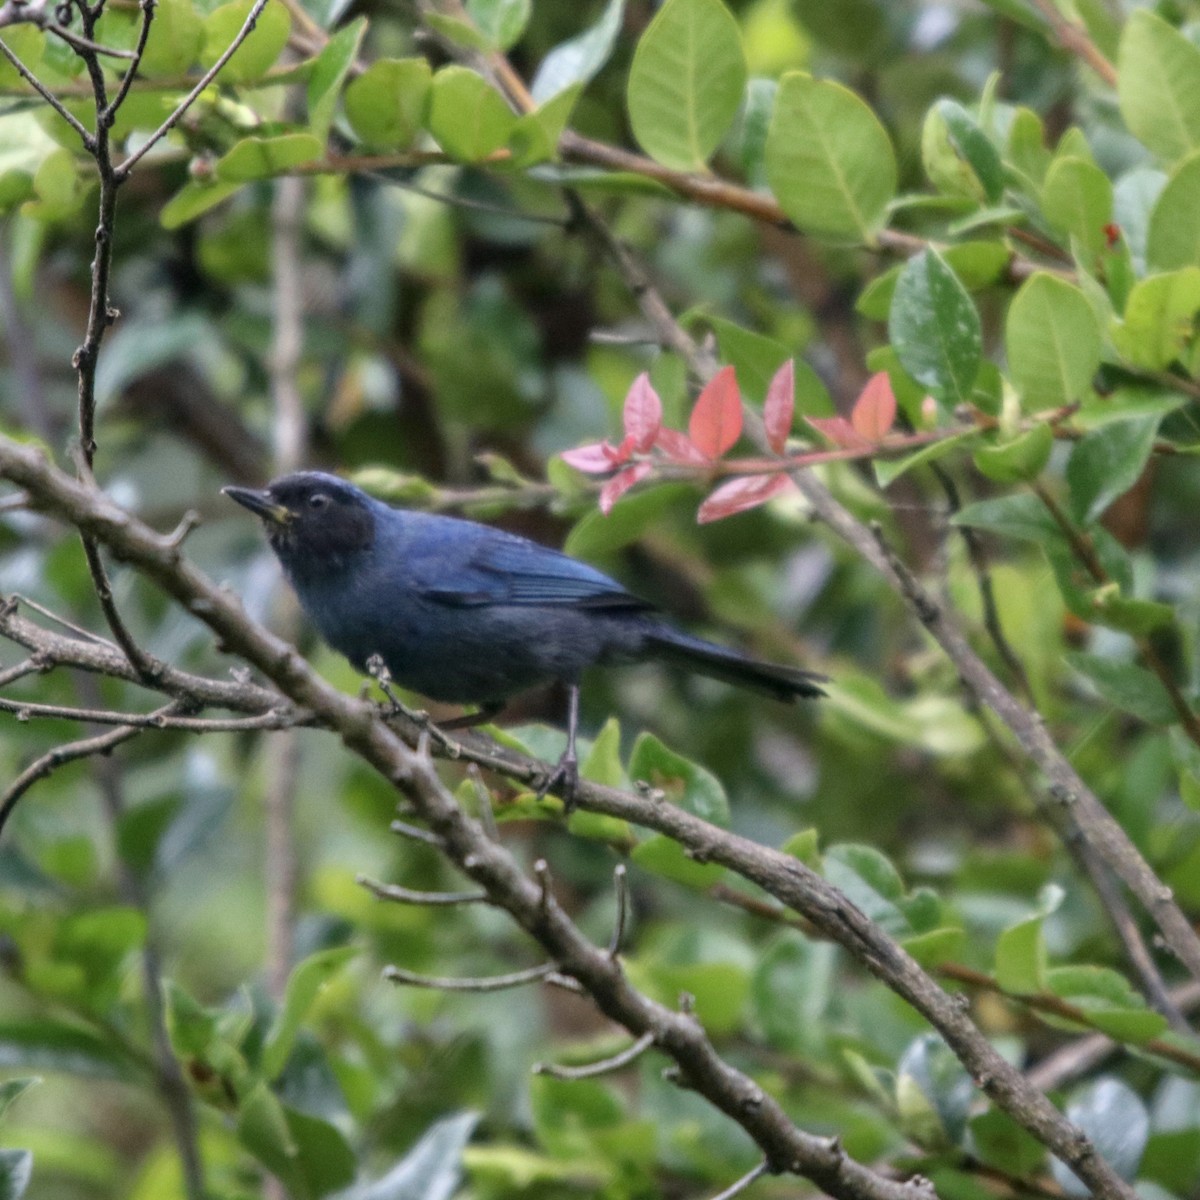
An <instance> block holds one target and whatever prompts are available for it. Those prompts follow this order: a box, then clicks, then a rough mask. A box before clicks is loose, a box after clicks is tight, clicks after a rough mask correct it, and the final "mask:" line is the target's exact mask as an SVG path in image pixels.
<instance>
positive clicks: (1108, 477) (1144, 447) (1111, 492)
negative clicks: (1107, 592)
mask: <svg viewBox="0 0 1200 1200" xmlns="http://www.w3.org/2000/svg"><path fill="white" fill-rule="evenodd" d="M1197 274H1198V275H1200V272H1197ZM1198 283H1200V280H1198ZM1160 420H1161V418H1160V417H1157V416H1150V417H1132V418H1130V419H1129V420H1127V421H1111V422H1109V424H1107V425H1102V426H1101V427H1100V428H1099V429H1096V430H1093V431H1092V432H1091V433H1089V434H1087V435H1086V436H1085V437H1083V438H1082V439H1081V440H1080V441H1078V442H1076V443H1075V446H1074V448H1073V449H1072V451H1071V457H1070V459H1069V460H1068V462H1067V484H1068V485H1069V487H1070V489H1071V514H1072V516H1074V518H1075V520H1076V521H1078V522H1079V523H1080V524H1081V525H1090V524H1091V523H1092V522H1093V521H1095V520H1096V519H1097V518H1098V517H1099V516H1100V514H1101V513H1103V512H1104V510H1105V509H1106V508H1108V506H1109V505H1110V504H1111V503H1112V502H1113V501H1114V500H1116V499H1117V497H1119V496H1123V495H1124V494H1125V493H1126V492H1127V491H1129V489H1130V488H1131V487H1133V485H1134V484H1135V483H1136V482H1137V481H1138V479H1139V477H1140V476H1141V474H1142V471H1143V470H1144V469H1145V466H1146V462H1147V460H1148V459H1149V457H1150V452H1151V450H1153V449H1154V439H1155V437H1156V436H1157V434H1158V425H1159V421H1160Z"/></svg>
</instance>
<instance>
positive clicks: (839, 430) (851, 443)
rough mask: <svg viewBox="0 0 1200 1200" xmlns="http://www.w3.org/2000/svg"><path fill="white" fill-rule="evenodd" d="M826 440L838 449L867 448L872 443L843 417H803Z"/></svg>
mask: <svg viewBox="0 0 1200 1200" xmlns="http://www.w3.org/2000/svg"><path fill="white" fill-rule="evenodd" d="M804 419H805V420H806V421H807V422H808V423H809V424H810V425H811V426H812V427H813V428H814V429H815V430H816V431H817V432H818V433H820V434H821V436H822V437H824V438H825V439H826V440H827V441H830V442H832V443H833V444H834V445H835V446H837V447H838V449H840V450H869V449H870V448H871V446H872V445H873V444H874V443H873V442H871V441H869V440H868V439H867V438H865V437H863V435H862V434H861V433H859V432H858V430H857V429H855V428H854V426H853V425H851V424H850V422H849V421H847V420H846V418H845V417H805V418H804Z"/></svg>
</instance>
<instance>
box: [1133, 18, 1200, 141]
mask: <svg viewBox="0 0 1200 1200" xmlns="http://www.w3.org/2000/svg"><path fill="white" fill-rule="evenodd" d="M1198 76H1200V47H1197V46H1196V45H1195V44H1194V43H1193V42H1191V41H1190V40H1189V39H1188V38H1186V37H1184V35H1183V34H1182V33H1180V32H1179V30H1177V29H1175V28H1174V27H1172V26H1171V25H1169V24H1167V22H1166V21H1164V20H1163V19H1162V17H1160V16H1158V14H1157V13H1155V12H1153V11H1152V10H1151V9H1149V8H1139V9H1136V10H1135V11H1134V12H1133V13H1132V15H1131V16H1130V18H1129V20H1128V21H1126V23H1125V30H1124V32H1123V33H1122V35H1121V45H1120V50H1119V52H1118V56H1117V98H1118V100H1119V102H1120V105H1121V115H1122V116H1123V117H1124V118H1125V123H1126V124H1127V125H1128V126H1129V129H1130V131H1131V132H1132V133H1133V135H1134V136H1135V137H1137V138H1139V139H1140V140H1141V141H1143V142H1144V143H1145V144H1146V145H1147V146H1148V147H1149V148H1150V149H1151V150H1152V151H1153V152H1154V153H1155V154H1157V155H1158V156H1159V157H1160V158H1162V159H1165V160H1166V161H1168V162H1173V161H1174V160H1175V159H1177V158H1181V157H1182V156H1183V155H1185V154H1187V153H1188V152H1189V151H1192V150H1196V149H1200V90H1198V89H1197V88H1196V79H1197V77H1198Z"/></svg>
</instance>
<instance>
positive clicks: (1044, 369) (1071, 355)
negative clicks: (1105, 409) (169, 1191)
mask: <svg viewBox="0 0 1200 1200" xmlns="http://www.w3.org/2000/svg"><path fill="white" fill-rule="evenodd" d="M1004 345H1005V349H1006V350H1007V352H1008V365H1009V369H1010V370H1011V371H1012V376H1013V382H1014V383H1015V384H1016V386H1017V390H1018V391H1019V392H1020V393H1021V400H1022V403H1023V405H1024V407H1025V408H1026V409H1030V410H1034V411H1037V410H1040V409H1043V408H1057V407H1060V406H1062V405H1065V404H1070V403H1072V402H1074V401H1076V400H1078V399H1080V398H1081V397H1082V396H1083V394H1084V393H1085V392H1086V391H1087V390H1089V388H1090V387H1091V382H1092V376H1093V375H1095V373H1096V368H1097V367H1099V365H1100V351H1101V335H1100V323H1099V321H1098V320H1097V319H1096V314H1095V313H1094V312H1093V310H1092V306H1091V305H1090V304H1089V303H1088V302H1087V300H1086V298H1085V297H1084V295H1083V293H1082V292H1081V291H1080V290H1079V289H1078V288H1077V287H1075V286H1074V285H1073V284H1070V283H1068V282H1067V281H1066V280H1065V279H1059V278H1057V277H1056V276H1053V275H1049V274H1046V273H1044V272H1038V273H1037V274H1035V275H1033V276H1032V277H1031V278H1029V279H1027V280H1026V281H1025V283H1023V284H1022V285H1021V289H1020V291H1018V292H1017V294H1016V296H1015V297H1014V298H1013V302H1012V304H1011V306H1010V307H1009V310H1008V320H1007V321H1006V322H1005V327H1004Z"/></svg>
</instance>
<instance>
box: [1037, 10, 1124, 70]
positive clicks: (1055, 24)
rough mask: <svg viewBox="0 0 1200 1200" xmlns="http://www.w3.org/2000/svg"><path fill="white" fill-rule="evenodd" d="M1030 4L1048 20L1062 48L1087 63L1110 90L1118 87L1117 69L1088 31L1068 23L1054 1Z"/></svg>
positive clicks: (1072, 22) (1071, 22)
mask: <svg viewBox="0 0 1200 1200" xmlns="http://www.w3.org/2000/svg"><path fill="white" fill-rule="evenodd" d="M1030 3H1032V5H1033V6H1034V8H1036V9H1037V10H1038V12H1040V13H1041V14H1042V16H1043V17H1045V18H1046V23H1047V24H1048V25H1049V26H1050V28H1051V30H1052V31H1053V32H1054V36H1055V37H1056V38H1058V40H1059V43H1060V44H1061V46H1062V48H1063V49H1064V50H1066V51H1067V52H1068V53H1070V54H1073V55H1075V57H1076V58H1078V59H1080V60H1081V61H1083V62H1085V63H1086V64H1087V65H1088V66H1089V67H1091V68H1092V70H1093V71H1095V72H1096V74H1097V75H1099V76H1100V78H1101V79H1102V80H1103V81H1104V82H1105V83H1106V84H1108V86H1109V87H1110V88H1115V87H1116V86H1117V69H1116V67H1114V66H1113V64H1112V63H1110V62H1109V61H1108V59H1107V58H1105V57H1104V55H1103V54H1102V53H1101V52H1100V48H1099V47H1098V46H1097V45H1096V43H1095V42H1093V41H1092V39H1091V38H1090V37H1088V33H1087V30H1086V29H1084V28H1083V27H1082V26H1081V25H1076V24H1075V22H1074V21H1068V20H1067V18H1066V17H1064V16H1063V15H1062V13H1061V12H1059V11H1058V7H1057V6H1056V5H1055V3H1054V0H1030Z"/></svg>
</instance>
